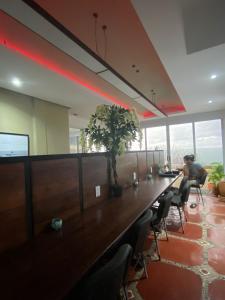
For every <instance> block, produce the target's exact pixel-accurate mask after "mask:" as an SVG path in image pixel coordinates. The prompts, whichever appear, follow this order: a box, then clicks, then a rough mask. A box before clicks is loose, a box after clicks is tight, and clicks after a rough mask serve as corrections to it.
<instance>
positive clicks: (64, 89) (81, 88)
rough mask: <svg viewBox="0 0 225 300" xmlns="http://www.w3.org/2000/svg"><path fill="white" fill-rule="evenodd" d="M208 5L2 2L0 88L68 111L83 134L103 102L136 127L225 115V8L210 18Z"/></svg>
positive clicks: (117, 0)
mask: <svg viewBox="0 0 225 300" xmlns="http://www.w3.org/2000/svg"><path fill="white" fill-rule="evenodd" d="M25 2H26V3H25ZM211 2H212V1H210V0H204V3H203V0H195V1H193V0H190V1H187V0H180V1H178V0H171V1H164V0H157V1H153V0H131V1H129V0H123V1H121V0H107V1H105V0H104V1H103V0H101V1H100V0H92V1H90V0H82V1H73V0H64V1H51V0H36V1H30V0H24V1H22V0H14V1H13V2H11V1H8V0H1V2H0V8H1V11H0V19H1V27H0V57H1V68H0V86H1V87H4V88H7V89H11V90H16V91H19V92H21V93H24V94H27V95H31V96H33V97H37V98H41V99H44V100H47V101H50V102H55V103H58V104H61V105H64V106H67V107H69V108H70V124H71V126H72V127H80V128H81V127H84V126H85V125H86V122H87V119H88V117H89V115H90V114H91V113H93V112H94V110H95V108H96V106H97V105H98V104H103V103H104V104H108V103H116V104H118V105H121V106H123V107H126V108H127V107H135V108H136V110H137V112H138V114H139V117H140V119H141V120H145V119H149V118H157V117H165V116H172V115H174V114H178V113H181V114H183V113H194V112H202V111H210V110H218V109H222V108H225V84H224V79H225V44H223V42H224V40H223V38H224V34H221V31H220V30H219V29H220V26H221V25H222V24H224V23H222V22H224V20H225V18H222V16H223V13H222V12H223V11H224V10H222V5H223V3H222V2H224V1H223V0H215V2H213V3H215V4H216V8H217V9H216V10H215V16H214V17H212V14H209V12H211V11H212V7H211ZM216 2H217V3H216ZM201 8H204V9H201ZM193 12H194V13H193ZM93 13H97V15H98V16H97V18H95V17H94V16H93ZM207 17H208V19H207ZM198 19H199V22H198ZM217 19H218V22H217V23H216V20H217ZM215 23H216V24H215ZM210 24H213V26H210ZM104 25H106V27H107V28H106V29H105V30H103V29H102V26H104ZM206 25H207V26H206ZM193 26H194V27H193ZM223 28H224V27H223ZM198 35H200V37H201V38H198ZM215 36H216V37H215ZM212 74H216V75H217V78H216V79H214V80H211V79H210V76H211V75H212ZM14 76H16V77H19V78H20V79H21V80H22V81H23V85H22V86H21V87H20V88H17V87H14V86H12V84H11V79H12V78H13V77H14ZM209 100H212V101H213V102H212V103H211V104H209V103H208V101H209ZM74 114H75V115H76V116H74Z"/></svg>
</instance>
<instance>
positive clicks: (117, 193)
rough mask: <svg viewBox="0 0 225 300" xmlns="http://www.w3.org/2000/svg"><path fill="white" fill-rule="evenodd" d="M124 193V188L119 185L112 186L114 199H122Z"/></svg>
mask: <svg viewBox="0 0 225 300" xmlns="http://www.w3.org/2000/svg"><path fill="white" fill-rule="evenodd" d="M122 193H123V187H122V186H121V185H119V184H113V185H111V195H112V196H113V197H120V196H121V195H122Z"/></svg>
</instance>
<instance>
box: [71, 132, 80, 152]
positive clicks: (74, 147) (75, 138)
mask: <svg viewBox="0 0 225 300" xmlns="http://www.w3.org/2000/svg"><path fill="white" fill-rule="evenodd" d="M80 148H81V147H80V129H75V128H70V153H79V152H81V149H80Z"/></svg>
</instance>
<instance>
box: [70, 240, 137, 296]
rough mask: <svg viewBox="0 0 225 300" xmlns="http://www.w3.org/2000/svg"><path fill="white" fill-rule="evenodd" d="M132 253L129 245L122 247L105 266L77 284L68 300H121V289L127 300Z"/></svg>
mask: <svg viewBox="0 0 225 300" xmlns="http://www.w3.org/2000/svg"><path fill="white" fill-rule="evenodd" d="M132 252H133V251H132V247H131V246H130V245H128V244H124V245H122V246H121V247H120V248H119V250H118V251H117V253H116V254H115V255H114V257H113V258H112V259H111V260H110V261H109V262H108V263H107V264H106V265H105V266H103V267H102V268H101V269H100V270H98V271H96V272H95V273H94V274H92V275H90V276H89V277H87V278H86V279H85V280H84V282H81V283H80V284H79V287H78V288H77V289H75V291H74V292H73V296H70V298H69V299H72V297H74V298H73V299H76V300H106V299H107V300H118V299H121V297H120V291H121V288H122V289H123V293H124V297H125V299H126V300H128V296H127V289H126V283H127V272H128V267H129V264H130V260H131V257H132Z"/></svg>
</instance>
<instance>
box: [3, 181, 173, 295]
mask: <svg viewBox="0 0 225 300" xmlns="http://www.w3.org/2000/svg"><path fill="white" fill-rule="evenodd" d="M175 180H176V178H162V177H157V178H153V179H151V180H149V181H143V182H140V183H139V185H138V187H136V188H133V187H130V188H128V189H126V190H124V191H123V195H122V196H121V197H118V198H112V199H109V200H107V201H105V202H103V203H101V204H100V205H98V206H95V207H92V208H90V209H88V210H86V211H85V212H84V213H83V214H82V215H81V216H79V217H76V218H73V219H70V220H69V221H67V222H65V223H64V225H63V229H62V230H61V231H59V232H54V231H49V232H47V233H44V234H41V235H39V236H38V237H37V238H34V239H33V240H32V241H31V242H28V243H27V244H26V245H23V246H22V247H20V248H18V249H17V250H16V251H13V252H11V253H5V254H3V255H1V256H0V282H1V290H0V295H1V298H2V299H4V300H8V299H10V300H11V299H17V300H19V299H21V300H26V299H29V300H30V299H32V300H36V299H38V300H45V299H46V300H61V299H63V298H64V297H65V296H66V295H67V294H68V293H69V291H70V290H71V289H72V288H73V287H74V285H75V284H76V282H78V280H79V279H81V277H82V276H83V275H84V274H85V273H86V272H87V271H88V270H89V269H90V268H91V267H92V266H93V264H94V263H95V262H96V261H97V260H98V259H99V258H100V257H101V256H102V255H103V254H104V253H105V252H106V250H107V249H109V248H110V246H112V245H113V243H115V241H117V240H118V239H119V238H120V237H121V236H122V234H123V233H125V232H126V230H127V229H128V228H129V227H130V226H131V225H132V224H133V223H134V222H135V221H136V220H137V219H138V217H139V216H140V215H141V214H142V213H143V212H144V211H145V210H146V209H147V208H148V207H150V206H151V205H152V204H153V202H155V201H156V199H157V198H158V197H159V196H160V195H161V194H162V193H163V192H164V191H165V190H166V189H167V188H168V187H169V186H170V185H171V184H172V183H173V182H174V181H175ZM1 226H4V224H1Z"/></svg>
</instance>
